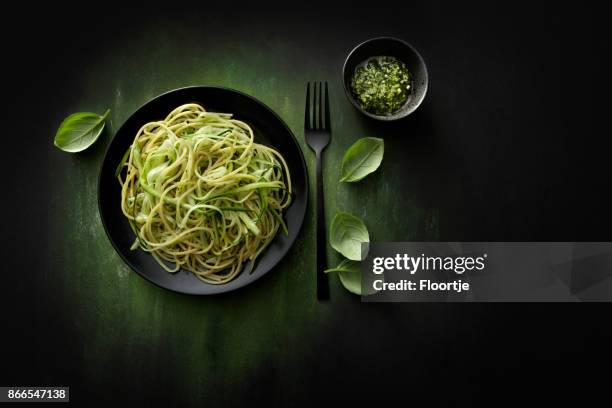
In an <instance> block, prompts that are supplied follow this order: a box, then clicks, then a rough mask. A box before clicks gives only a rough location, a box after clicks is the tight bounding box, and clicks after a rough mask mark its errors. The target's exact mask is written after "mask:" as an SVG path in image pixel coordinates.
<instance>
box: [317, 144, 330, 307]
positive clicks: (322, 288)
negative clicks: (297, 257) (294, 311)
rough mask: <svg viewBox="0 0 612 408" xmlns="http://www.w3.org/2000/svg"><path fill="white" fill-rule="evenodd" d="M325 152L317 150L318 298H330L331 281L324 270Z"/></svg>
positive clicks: (325, 253) (325, 252)
mask: <svg viewBox="0 0 612 408" xmlns="http://www.w3.org/2000/svg"><path fill="white" fill-rule="evenodd" d="M323 203H324V200H323V152H322V151H320V152H317V221H316V222H317V299H319V300H328V299H329V281H328V278H327V274H326V273H325V272H324V270H325V269H326V264H327V242H326V240H325V236H326V234H325V207H324V206H323Z"/></svg>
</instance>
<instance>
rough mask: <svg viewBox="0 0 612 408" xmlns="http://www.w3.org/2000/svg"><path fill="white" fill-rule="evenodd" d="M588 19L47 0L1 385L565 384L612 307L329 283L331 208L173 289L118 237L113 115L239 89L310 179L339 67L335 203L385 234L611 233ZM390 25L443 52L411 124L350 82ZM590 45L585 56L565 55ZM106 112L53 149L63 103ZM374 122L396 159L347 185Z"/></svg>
mask: <svg viewBox="0 0 612 408" xmlns="http://www.w3.org/2000/svg"><path fill="white" fill-rule="evenodd" d="M588 22H589V16H588V11H587V10H577V11H576V10H575V11H573V12H572V15H571V16H570V15H562V14H560V13H557V12H551V11H550V10H544V9H543V10H533V9H531V12H530V13H523V12H522V11H521V10H519V9H516V8H514V7H508V8H505V7H501V6H500V7H496V8H495V9H490V10H488V9H482V8H473V9H471V8H470V7H462V8H460V9H457V10H450V9H446V8H439V7H435V6H430V7H419V8H415V7H413V8H403V9H397V8H391V9H387V10H379V9H376V10H372V9H356V8H351V9H350V10H327V12H326V13H325V12H315V11H312V10H311V11H305V10H293V11H291V12H290V11H289V10H283V9H276V10H265V9H263V8H247V9H241V10H240V12H237V11H236V10H232V9H228V8H221V7H218V8H214V7H212V6H210V5H204V4H202V5H199V6H198V5H193V10H191V9H190V10H187V9H185V10H183V11H181V12H177V11H162V10H155V11H151V10H149V11H143V10H123V11H122V12H120V13H112V12H111V11H103V12H102V16H96V17H95V18H91V19H87V20H86V21H83V22H79V23H78V24H77V23H76V22H75V21H74V20H71V19H70V18H69V17H68V16H64V17H53V18H51V17H50V16H48V17H44V16H41V17H33V18H32V21H30V24H28V29H27V31H28V33H29V34H30V35H29V36H17V35H16V33H17V32H19V31H13V32H8V30H7V32H6V33H4V38H5V40H6V42H7V46H8V47H9V48H8V51H7V55H10V56H11V58H10V60H11V62H10V67H9V69H10V70H11V71H10V72H11V75H9V76H7V81H8V83H7V87H8V88H7V89H8V92H7V94H6V95H5V99H6V100H8V99H10V100H9V101H8V108H9V109H10V110H9V112H11V115H10V116H8V117H6V118H5V119H4V120H5V122H6V121H8V124H7V125H5V128H6V129H10V132H7V133H5V135H4V137H5V139H7V138H8V139H10V144H9V146H10V147H9V148H8V149H7V151H5V156H4V159H3V161H4V163H3V164H4V165H6V167H7V171H6V172H5V173H4V174H5V178H10V179H11V183H9V186H8V189H7V191H6V196H5V197H3V203H4V205H5V206H6V207H7V210H6V211H4V221H3V223H4V224H5V225H9V226H10V228H7V229H6V230H5V231H11V232H5V235H4V237H3V241H4V245H3V248H4V249H3V251H6V254H5V255H6V258H7V259H8V262H7V263H6V271H5V273H4V280H3V283H2V288H3V291H4V295H3V308H2V310H3V312H2V314H3V316H2V329H3V330H4V332H3V341H2V344H3V348H2V354H1V357H2V364H1V367H2V369H1V376H0V380H1V382H2V385H68V386H70V387H71V397H72V400H73V401H74V402H77V403H79V402H80V403H84V402H85V401H94V402H97V403H100V404H101V405H102V404H105V403H106V402H105V401H113V402H117V401H125V400H128V401H132V402H137V403H147V404H150V403H152V402H157V403H161V404H165V405H169V406H174V405H179V404H180V405H190V406H226V405H244V404H247V403H266V404H269V405H273V406H275V405H281V406H286V405H292V404H297V405H300V404H302V403H306V402H308V401H311V400H315V399H316V398H322V399H321V400H320V401H326V400H325V399H324V398H323V397H324V396H325V395H328V394H332V393H334V394H341V395H343V396H344V398H346V400H347V401H353V402H355V401H356V402H364V401H367V400H370V399H372V400H376V401H380V400H382V399H386V397H388V396H389V395H394V394H393V393H400V392H402V391H399V390H406V391H405V392H407V393H409V397H407V400H409V401H416V400H418V399H427V400H429V401H430V402H432V401H433V402H435V403H440V402H441V403H454V402H465V403H468V404H471V403H475V402H486V401H488V397H489V396H490V395H492V394H493V395H497V396H503V398H509V397H512V396H517V392H516V390H517V386H516V383H517V381H520V388H521V391H527V390H531V391H533V390H536V391H541V388H540V387H541V385H542V384H541V383H540V382H538V381H537V379H546V380H547V381H551V382H553V383H556V386H559V385H561V386H565V385H567V384H570V383H571V381H572V378H573V375H574V374H575V372H576V370H578V371H581V372H582V374H583V375H584V371H585V370H588V369H589V368H588V367H589V366H588V360H589V359H588V358H586V359H585V353H586V352H587V350H596V349H597V347H598V346H602V345H603V344H605V341H606V339H607V338H608V336H609V333H610V329H609V324H607V323H606V324H605V325H603V326H602V325H601V323H600V319H607V321H608V322H609V312H610V308H609V307H608V306H604V305H602V306H599V307H598V308H597V309H596V308H590V309H586V308H573V307H571V306H569V305H555V306H553V305H550V306H535V305H524V304H523V305H504V304H474V305H462V304H405V305H404V304H361V303H360V302H359V298H357V297H355V296H353V295H350V294H349V293H347V292H346V291H344V290H343V289H342V287H341V285H340V283H339V282H338V280H337V277H335V276H333V277H332V278H331V301H329V302H318V301H317V300H316V297H315V270H314V265H315V263H314V261H315V260H314V256H313V254H314V222H313V221H314V218H313V216H314V212H313V208H312V205H311V206H310V207H309V209H308V213H307V216H306V220H305V223H304V227H303V229H302V232H301V234H300V236H299V237H298V239H297V241H296V243H295V245H294V247H293V248H292V249H291V251H290V252H289V254H288V256H287V257H286V258H285V259H284V260H283V261H282V262H281V263H280V264H279V266H278V267H277V268H275V269H274V270H273V271H272V272H270V273H269V274H268V275H266V276H265V277H263V278H262V279H260V280H259V281H257V282H255V283H254V284H253V285H250V286H248V287H246V288H244V289H242V290H239V291H237V292H235V293H230V294H227V295H221V296H215V297H206V298H204V297H189V296H184V295H179V294H175V293H171V292H168V291H165V290H163V289H160V288H157V287H155V286H153V285H152V284H150V283H148V282H146V281H144V280H143V279H142V278H140V277H139V276H138V275H136V274H135V273H133V272H131V271H130V270H129V269H128V268H127V267H126V266H125V265H124V264H123V263H122V262H121V260H120V259H119V257H118V255H117V254H116V253H115V252H114V250H113V248H112V246H111V245H110V242H109V241H108V239H107V237H106V235H105V233H104V231H103V229H102V226H101V222H100V219H99V216H98V209H97V176H98V171H99V167H100V164H101V160H102V157H103V154H104V150H105V147H106V146H107V145H108V143H109V142H110V140H111V138H112V135H113V133H114V132H115V131H116V130H117V129H118V127H119V126H120V125H121V123H123V121H124V120H125V119H126V118H127V117H128V116H129V115H130V114H131V113H132V112H133V111H134V110H136V109H137V108H138V107H139V106H141V105H142V104H143V103H145V102H146V101H147V100H149V99H150V98H152V97H154V96H156V95H158V94H160V93H163V92H165V91H168V90H171V89H174V88H178V87H183V86H188V85H221V86H227V87H231V88H235V89H238V90H241V91H244V92H246V93H248V94H250V95H253V96H255V97H256V98H258V99H260V100H261V101H263V102H264V103H265V104H267V105H268V106H270V107H271V108H272V109H274V110H275V111H276V112H278V114H279V115H280V116H281V117H282V118H283V119H284V120H285V121H286V123H287V124H288V125H289V127H290V128H291V129H292V130H293V132H294V133H295V135H296V137H297V139H298V140H299V142H300V145H301V147H302V149H303V150H304V154H305V156H306V160H307V164H308V165H309V171H310V176H311V185H312V184H313V181H314V178H313V170H314V167H313V166H312V164H313V155H312V154H311V152H310V150H308V148H307V147H306V145H305V143H304V138H303V129H302V126H303V109H304V97H305V84H306V82H307V81H309V80H310V81H312V80H327V81H328V82H329V84H330V90H331V104H332V111H331V113H332V119H333V138H332V144H331V145H330V146H329V148H328V149H327V151H326V155H325V192H326V197H325V204H326V213H327V220H328V221H329V220H331V216H332V215H333V213H334V212H335V211H336V210H337V209H341V210H345V211H351V212H353V213H355V214H358V215H360V216H361V217H363V218H364V220H365V222H366V224H367V225H368V228H369V230H370V235H371V238H372V239H373V240H381V241H382V240H385V241H394V240H395V241H405V240H437V239H441V240H451V241H462V240H463V241H468V240H474V241H487V240H489V241H495V240H499V241H513V240H516V241H535V240H546V241H555V240H556V241H578V240H593V241H595V240H609V239H608V238H609V237H606V233H607V232H608V231H609V227H610V226H611V225H612V222H611V218H610V215H609V214H608V209H609V201H607V199H606V198H605V196H604V193H603V192H602V188H601V186H602V184H604V183H606V181H607V180H609V176H607V175H606V174H609V171H608V170H609V169H608V168H607V165H606V164H605V163H606V161H605V158H606V156H605V154H606V153H605V151H606V149H607V148H609V142H607V141H606V139H604V138H603V135H602V134H599V133H597V132H594V131H593V130H592V126H593V125H592V123H591V121H592V119H591V118H592V116H593V113H592V111H591V108H592V106H593V101H592V93H591V92H592V91H591V90H592V86H591V82H590V81H591V80H592V79H591V78H590V77H589V76H588V75H586V76H584V77H583V76H580V75H579V73H577V71H578V70H577V67H580V69H582V70H587V71H588V67H590V66H593V65H594V64H595V62H594V60H593V56H592V55H593V54H592V48H594V47H596V46H597V42H596V41H595V42H593V37H592V34H591V32H590V31H589V25H588ZM580 24H582V25H580ZM576 27H579V28H580V30H576V29H575V28H576ZM21 29H23V27H21ZM577 31H578V32H577ZM378 35H395V36H398V37H401V38H403V39H405V40H407V41H408V42H410V43H412V44H413V45H414V46H415V47H416V48H417V49H419V50H420V52H421V53H422V55H423V57H424V59H425V60H426V61H427V63H428V66H429V71H430V91H429V93H428V95H427V97H426V100H425V102H424V105H423V106H422V107H421V108H420V109H419V111H418V112H417V113H416V114H415V115H414V116H411V117H410V118H408V119H407V120H405V121H403V122H400V123H396V124H381V123H377V122H373V121H371V120H369V119H366V118H364V117H362V116H360V114H358V112H357V111H356V110H354V108H353V107H352V106H351V105H350V104H349V103H348V101H347V100H346V99H345V97H344V94H343V90H342V83H341V67H342V63H343V60H344V58H345V56H346V54H347V53H348V52H349V51H350V49H351V48H352V47H353V46H354V45H356V44H357V43H359V42H361V41H363V40H365V39H367V38H369V37H372V36H378ZM578 47H579V48H580V49H581V56H582V57H583V58H584V59H583V60H582V61H581V63H580V64H576V63H570V62H569V61H570V60H569V59H568V58H567V56H568V51H569V50H574V49H575V48H578ZM585 67H587V68H585ZM5 102H7V101H5ZM106 108H110V109H111V114H110V120H109V123H108V126H107V129H106V131H105V133H104V135H103V136H102V137H101V139H100V140H99V141H98V143H96V145H95V146H93V147H92V148H91V149H90V150H89V151H87V152H85V153H82V154H77V155H70V154H66V153H63V152H61V151H59V150H57V149H55V148H54V147H53V146H52V140H53V136H54V132H55V129H56V127H57V125H58V124H59V122H60V121H61V120H62V118H63V117H65V116H66V115H68V114H69V113H71V112H74V111H81V110H86V111H94V112H103V111H104V110H105V109H106ZM364 136H374V137H383V138H384V139H385V159H384V162H383V165H382V167H381V168H380V169H379V170H378V171H377V172H376V173H375V174H373V175H372V176H369V177H368V178H367V179H365V180H364V181H362V182H360V183H358V184H355V185H344V184H339V183H337V180H338V173H339V163H340V159H341V157H342V154H343V152H344V151H345V149H346V148H347V147H348V146H349V145H350V144H351V143H352V142H354V141H355V140H356V139H358V138H360V137H364ZM606 143H607V144H606ZM606 172H607V173H606ZM312 200H313V197H312V196H311V197H310V199H309V202H310V203H311V204H312V202H313V201H312ZM337 260H338V257H337V256H336V255H335V254H334V253H333V251H331V249H330V252H329V263H330V264H335V263H336V262H337ZM570 367H571V368H570ZM574 367H578V369H576V368H574ZM519 374H520V376H521V378H522V380H518V379H517V378H516V377H517V376H518V375H519ZM568 389H571V387H569V388H568ZM387 392H389V393H391V394H385V393H387ZM542 396H544V397H546V393H544V394H542ZM578 397H579V398H582V397H584V395H582V394H580V393H578Z"/></svg>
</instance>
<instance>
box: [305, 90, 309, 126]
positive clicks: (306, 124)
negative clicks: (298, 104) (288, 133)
mask: <svg viewBox="0 0 612 408" xmlns="http://www.w3.org/2000/svg"><path fill="white" fill-rule="evenodd" d="M304 128H306V129H310V82H308V85H306V113H305V114H304Z"/></svg>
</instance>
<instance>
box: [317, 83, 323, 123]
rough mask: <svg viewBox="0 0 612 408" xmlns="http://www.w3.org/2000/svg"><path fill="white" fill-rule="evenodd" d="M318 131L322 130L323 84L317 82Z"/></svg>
mask: <svg viewBox="0 0 612 408" xmlns="http://www.w3.org/2000/svg"><path fill="white" fill-rule="evenodd" d="M317 126H318V127H319V129H323V83H322V82H319V122H318V125H317Z"/></svg>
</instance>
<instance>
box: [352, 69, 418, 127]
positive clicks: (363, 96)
mask: <svg viewBox="0 0 612 408" xmlns="http://www.w3.org/2000/svg"><path fill="white" fill-rule="evenodd" d="M411 88H412V78H411V75H410V72H409V71H408V68H407V67H406V64H404V63H403V62H401V61H399V60H398V59H397V58H394V57H372V58H370V59H368V60H367V61H366V62H365V63H364V64H361V65H359V66H358V67H357V68H356V69H355V73H354V74H353V76H352V78H351V90H352V92H353V95H355V98H356V99H357V102H359V104H360V105H361V107H362V108H363V109H364V110H366V111H368V112H370V113H373V114H375V115H390V114H392V113H394V112H396V111H397V110H399V109H400V108H401V107H402V106H403V105H404V104H405V103H406V101H407V100H408V97H409V96H410V91H411Z"/></svg>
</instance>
